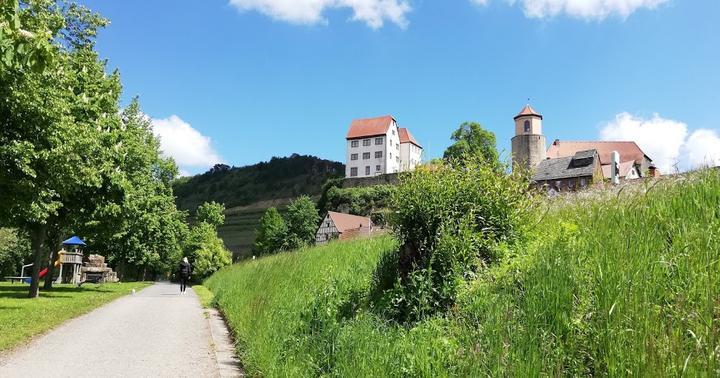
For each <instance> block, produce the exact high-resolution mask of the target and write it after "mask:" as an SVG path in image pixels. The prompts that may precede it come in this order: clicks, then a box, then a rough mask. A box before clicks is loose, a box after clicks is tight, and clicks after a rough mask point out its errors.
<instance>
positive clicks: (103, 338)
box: [0, 283, 219, 377]
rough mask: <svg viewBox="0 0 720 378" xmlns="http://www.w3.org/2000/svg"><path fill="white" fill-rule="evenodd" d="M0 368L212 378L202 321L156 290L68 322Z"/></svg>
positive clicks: (25, 372) (189, 297) (181, 299)
mask: <svg viewBox="0 0 720 378" xmlns="http://www.w3.org/2000/svg"><path fill="white" fill-rule="evenodd" d="M6 357H7V358H4V361H0V377H40V376H48V377H118V376H124V377H216V376H219V371H218V364H217V362H216V360H215V352H214V350H213V345H212V338H211V334H210V328H209V323H208V320H207V319H206V318H205V313H204V312H203V309H202V308H201V306H200V303H199V301H198V299H197V297H196V296H195V293H194V292H193V291H192V290H190V289H188V291H187V293H186V294H185V295H180V289H179V286H178V285H174V284H169V283H158V284H155V285H153V286H151V287H149V288H147V289H145V290H142V291H140V292H138V293H136V294H134V295H129V296H127V297H123V298H120V299H118V300H116V301H114V302H112V303H110V304H108V305H105V306H103V307H101V308H99V309H97V310H95V311H93V312H91V313H89V314H86V315H84V316H81V317H79V318H76V319H73V320H71V321H69V322H67V323H65V324H64V325H62V326H60V327H58V328H57V329H55V330H53V331H51V332H50V333H48V334H46V335H45V336H42V337H40V338H38V339H36V340H34V341H33V342H32V343H31V344H30V345H29V346H28V347H27V348H24V349H22V350H19V351H17V352H15V353H14V354H11V355H9V356H6Z"/></svg>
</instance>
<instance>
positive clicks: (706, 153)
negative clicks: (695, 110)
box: [600, 112, 720, 173]
mask: <svg viewBox="0 0 720 378" xmlns="http://www.w3.org/2000/svg"><path fill="white" fill-rule="evenodd" d="M688 135H689V136H688ZM600 138H601V139H602V140H619V141H634V142H635V143H637V144H638V146H640V148H641V149H642V150H643V152H645V154H647V155H648V156H649V157H650V158H651V159H652V160H653V162H654V163H655V165H656V166H657V167H658V168H660V171H661V172H663V173H672V172H675V170H676V168H677V169H679V170H681V171H683V170H687V169H694V168H699V167H703V166H708V165H710V166H717V165H720V135H718V132H717V131H716V130H710V129H697V130H695V131H693V132H692V133H689V132H688V125H687V124H685V123H684V122H680V121H676V120H671V119H666V118H662V117H661V116H660V115H658V114H654V115H653V116H652V117H651V118H647V119H646V118H642V117H637V116H633V115H631V114H629V113H627V112H623V113H620V114H618V115H616V116H615V120H613V121H611V122H608V123H607V124H605V125H604V126H603V127H602V128H601V129H600Z"/></svg>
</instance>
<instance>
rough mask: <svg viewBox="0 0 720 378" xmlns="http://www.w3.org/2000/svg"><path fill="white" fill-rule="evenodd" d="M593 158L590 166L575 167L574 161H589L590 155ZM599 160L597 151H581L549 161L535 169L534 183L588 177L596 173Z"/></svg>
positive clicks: (543, 162)
mask: <svg viewBox="0 0 720 378" xmlns="http://www.w3.org/2000/svg"><path fill="white" fill-rule="evenodd" d="M589 154H591V155H590V156H591V157H592V162H591V163H590V164H581V165H573V164H572V162H573V159H582V160H584V159H588V155H589ZM597 164H598V158H597V151H595V150H593V151H581V152H580V153H578V154H577V157H576V156H575V155H573V156H565V157H560V158H554V159H547V160H543V161H541V162H540V164H539V165H538V166H537V168H536V169H535V174H534V175H533V181H547V180H560V179H566V178H573V177H588V176H592V175H593V174H594V173H595V167H597Z"/></svg>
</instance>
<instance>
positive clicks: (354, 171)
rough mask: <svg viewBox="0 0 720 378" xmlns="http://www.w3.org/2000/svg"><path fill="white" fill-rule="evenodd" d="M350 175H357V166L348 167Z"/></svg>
mask: <svg viewBox="0 0 720 378" xmlns="http://www.w3.org/2000/svg"><path fill="white" fill-rule="evenodd" d="M350 176H351V177H355V176H357V167H353V168H350Z"/></svg>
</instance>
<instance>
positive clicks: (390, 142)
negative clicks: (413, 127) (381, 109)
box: [345, 115, 422, 177]
mask: <svg viewBox="0 0 720 378" xmlns="http://www.w3.org/2000/svg"><path fill="white" fill-rule="evenodd" d="M345 140H346V143H347V155H346V164H345V167H346V168H345V177H372V176H377V175H383V174H387V173H397V172H404V171H410V170H413V169H415V167H416V166H417V165H418V164H420V162H421V157H422V146H421V145H420V143H418V141H417V140H416V139H415V137H414V136H413V135H412V134H411V133H410V130H408V129H407V128H403V127H398V124H397V121H396V120H395V117H393V116H391V115H387V116H383V117H376V118H364V119H356V120H353V121H352V123H351V124H350V129H349V130H348V133H347V135H346V137H345Z"/></svg>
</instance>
